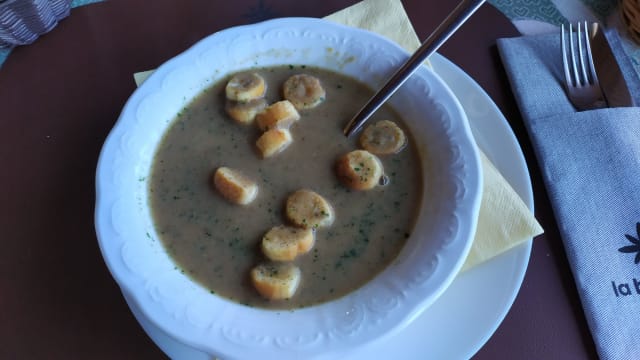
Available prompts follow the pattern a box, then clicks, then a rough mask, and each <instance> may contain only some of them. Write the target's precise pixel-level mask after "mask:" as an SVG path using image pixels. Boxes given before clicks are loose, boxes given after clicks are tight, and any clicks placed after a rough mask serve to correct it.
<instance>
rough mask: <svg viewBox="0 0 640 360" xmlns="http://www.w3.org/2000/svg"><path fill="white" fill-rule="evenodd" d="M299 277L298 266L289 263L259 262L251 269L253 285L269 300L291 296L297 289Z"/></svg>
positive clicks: (300, 276) (300, 274)
mask: <svg viewBox="0 0 640 360" xmlns="http://www.w3.org/2000/svg"><path fill="white" fill-rule="evenodd" d="M301 278H302V273H301V271H300V268H298V267H297V266H295V265H293V264H291V263H269V264H260V265H258V266H256V267H255V268H253V269H252V270H251V282H252V283H253V286H254V287H255V288H256V290H257V291H258V293H259V294H260V295H262V296H263V297H264V298H266V299H269V300H284V299H289V298H291V297H292V296H293V295H294V294H295V292H296V290H297V289H298V285H300V279H301Z"/></svg>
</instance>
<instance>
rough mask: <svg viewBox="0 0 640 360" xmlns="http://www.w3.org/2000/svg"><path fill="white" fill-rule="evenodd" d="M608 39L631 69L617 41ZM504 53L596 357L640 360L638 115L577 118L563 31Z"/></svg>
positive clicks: (630, 76) (516, 41)
mask: <svg viewBox="0 0 640 360" xmlns="http://www.w3.org/2000/svg"><path fill="white" fill-rule="evenodd" d="M605 35H606V36H607V37H608V38H609V39H610V40H613V41H610V44H611V46H612V50H613V51H614V54H615V55H616V58H617V60H618V62H621V61H622V62H624V61H627V60H628V59H627V58H626V54H624V51H623V50H622V48H621V47H620V46H619V44H620V42H619V38H618V36H617V33H615V32H613V31H611V30H608V31H606V32H605ZM616 45H618V46H616ZM498 49H499V51H500V54H501V56H502V60H503V63H504V67H505V69H506V72H507V75H508V77H509V80H510V82H511V87H512V89H513V93H514V94H515V97H516V100H517V101H518V106H519V108H520V112H521V113H522V117H523V119H524V121H525V124H526V126H527V130H528V132H529V137H530V138H531V141H532V143H533V146H534V149H535V151H536V156H537V159H538V163H539V164H540V168H541V170H542V173H543V178H544V181H545V185H546V188H547V191H548V193H549V198H550V201H551V205H552V206H553V210H554V213H555V216H556V219H557V223H558V227H559V229H560V234H561V236H562V240H563V243H564V247H565V249H566V253H567V257H568V259H569V264H570V266H571V268H572V271H573V276H574V279H575V282H576V285H577V288H578V292H579V294H580V299H581V301H582V306H583V309H584V312H585V315H586V318H587V321H588V323H589V328H590V330H591V333H592V335H593V338H594V341H595V343H596V347H597V350H598V354H599V355H600V357H601V358H603V359H640V336H639V334H640V225H639V223H640V176H639V175H638V174H639V173H640V108H637V107H624V108H623V107H620V108H606V109H598V110H588V111H582V112H577V111H576V110H575V109H574V108H573V106H572V105H571V103H570V102H569V99H568V98H567V96H566V94H565V92H564V89H563V86H562V80H561V79H563V78H564V73H563V71H562V60H561V52H560V31H558V32H557V33H555V34H546V35H536V36H523V37H516V38H509V39H499V40H498ZM597 60H598V59H594V61H597ZM621 68H622V69H623V71H624V69H625V68H630V67H624V66H623V67H621ZM624 75H625V79H626V80H627V81H632V82H634V84H630V85H634V86H636V85H637V84H640V81H638V76H637V74H635V73H632V72H629V71H627V72H625V74H624ZM634 86H630V88H634ZM633 95H634V96H640V94H633ZM636 101H637V99H636Z"/></svg>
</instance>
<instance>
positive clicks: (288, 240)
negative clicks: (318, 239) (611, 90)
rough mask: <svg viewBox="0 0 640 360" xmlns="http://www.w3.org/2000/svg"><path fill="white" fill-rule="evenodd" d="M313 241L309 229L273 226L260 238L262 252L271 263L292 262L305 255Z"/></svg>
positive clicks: (313, 237) (312, 234) (312, 235)
mask: <svg viewBox="0 0 640 360" xmlns="http://www.w3.org/2000/svg"><path fill="white" fill-rule="evenodd" d="M314 240H315V236H314V232H313V230H311V229H301V228H295V227H290V226H284V225H280V226H275V227H273V228H271V230H269V231H268V232H267V233H266V234H265V235H264V236H263V237H262V243H261V247H262V252H263V253H264V255H265V256H266V257H268V258H269V259H270V260H273V261H292V260H294V259H295V258H296V257H297V256H298V255H302V254H305V253H307V252H308V251H309V250H311V248H312V247H313V244H314Z"/></svg>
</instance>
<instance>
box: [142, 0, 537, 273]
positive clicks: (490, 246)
mask: <svg viewBox="0 0 640 360" xmlns="http://www.w3.org/2000/svg"><path fill="white" fill-rule="evenodd" d="M325 19H327V20H329V21H333V22H336V23H339V24H343V25H348V26H353V27H358V28H361V29H365V30H369V31H372V32H376V33H378V34H380V35H382V36H385V37H386V38H388V39H390V40H392V41H394V42H396V43H397V44H399V45H400V46H402V47H403V48H404V49H405V50H407V51H409V52H413V51H415V50H416V49H417V48H418V47H419V46H420V41H419V40H418V36H417V35H416V33H415V30H414V29H413V26H412V25H411V22H410V21H409V17H408V16H407V13H406V12H405V10H404V8H403V7H402V3H401V2H400V0H364V1H361V2H359V3H356V4H355V5H352V6H350V7H348V8H346V9H343V10H340V11H338V12H336V13H334V14H331V15H329V16H327V17H326V18H325ZM151 72H152V71H145V72H141V73H136V74H134V79H135V81H136V83H137V84H138V85H140V84H141V83H142V82H143V81H144V80H145V79H146V78H147V77H148V76H149V75H150V74H151ZM481 160H482V169H483V174H484V175H483V176H484V188H483V196H482V202H481V205H480V215H479V219H478V227H477V230H476V235H475V239H474V242H473V245H472V247H471V250H470V252H469V255H468V257H467V259H466V261H465V263H464V266H463V270H466V269H469V268H471V267H473V266H475V265H478V264H480V263H482V262H484V261H486V260H488V259H491V258H492V257H494V256H496V255H499V254H501V253H503V252H505V251H507V250H509V249H511V248H513V247H514V246H516V245H518V244H521V243H523V242H525V241H527V240H529V239H531V238H532V237H534V236H536V235H539V234H541V233H542V228H541V227H540V225H539V224H538V222H537V221H536V219H535V218H534V216H533V214H532V213H531V211H530V210H529V209H528V208H527V206H526V204H525V203H524V202H523V201H522V199H521V198H520V197H519V196H518V194H517V193H516V192H515V191H514V190H513V189H512V188H511V186H510V185H509V183H508V182H507V181H506V180H505V179H504V178H503V177H502V175H500V173H499V172H498V170H497V169H496V168H495V167H494V165H493V164H492V163H491V162H490V161H489V159H488V158H487V157H486V156H485V155H484V154H481Z"/></svg>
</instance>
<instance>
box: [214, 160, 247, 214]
mask: <svg viewBox="0 0 640 360" xmlns="http://www.w3.org/2000/svg"><path fill="white" fill-rule="evenodd" d="M213 183H214V185H215V187H216V189H218V192H220V195H222V196H223V197H224V198H225V199H227V200H228V201H230V202H232V203H234V204H239V205H246V204H249V203H250V202H252V201H253V199H255V198H256V195H258V185H257V184H256V183H255V182H254V181H253V180H251V179H249V178H248V177H246V176H245V175H243V174H242V173H240V172H239V171H237V170H234V169H230V168H228V167H224V166H223V167H220V168H218V169H217V170H216V172H215V173H214V175H213Z"/></svg>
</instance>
